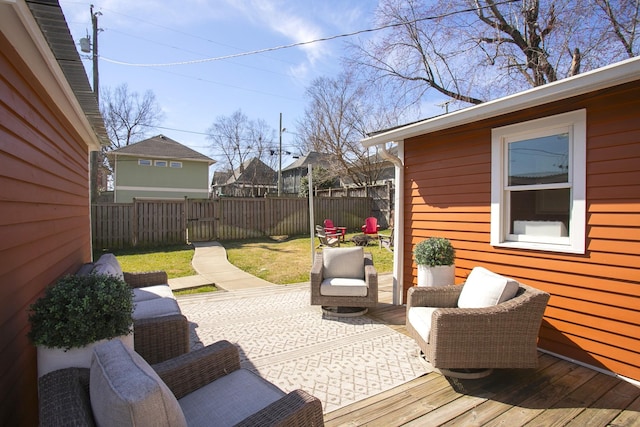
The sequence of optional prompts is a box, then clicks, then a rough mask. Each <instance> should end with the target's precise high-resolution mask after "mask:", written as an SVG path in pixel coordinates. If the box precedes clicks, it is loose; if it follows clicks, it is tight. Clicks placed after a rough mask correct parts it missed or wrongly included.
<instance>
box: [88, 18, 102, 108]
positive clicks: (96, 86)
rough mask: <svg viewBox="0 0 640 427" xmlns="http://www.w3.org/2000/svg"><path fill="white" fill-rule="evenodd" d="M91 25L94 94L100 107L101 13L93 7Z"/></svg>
mask: <svg viewBox="0 0 640 427" xmlns="http://www.w3.org/2000/svg"><path fill="white" fill-rule="evenodd" d="M90 10H91V25H92V26H93V93H94V94H95V96H96V102H97V103H98V105H100V86H99V84H98V80H99V77H98V15H100V14H101V13H100V12H95V13H94V12H93V5H91V9H90Z"/></svg>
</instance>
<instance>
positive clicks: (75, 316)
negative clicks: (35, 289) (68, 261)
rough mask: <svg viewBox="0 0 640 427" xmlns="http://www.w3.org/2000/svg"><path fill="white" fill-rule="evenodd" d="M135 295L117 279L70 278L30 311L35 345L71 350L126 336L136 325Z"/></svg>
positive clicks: (30, 336) (45, 295) (46, 292)
mask: <svg viewBox="0 0 640 427" xmlns="http://www.w3.org/2000/svg"><path fill="white" fill-rule="evenodd" d="M132 313H133V292H132V290H131V288H130V287H129V285H127V284H126V283H125V282H124V280H122V279H120V278H117V277H115V276H107V275H98V274H96V275H89V276H75V275H67V276H64V277H62V278H61V279H60V280H58V281H57V282H56V283H55V284H54V285H53V286H50V287H49V288H47V290H46V291H45V294H44V295H43V296H42V297H41V298H39V299H38V300H37V301H36V302H35V303H33V304H32V305H31V306H30V308H29V322H30V323H31V331H30V332H29V334H28V336H29V339H30V340H31V341H32V342H33V343H34V344H35V345H41V346H45V347H50V348H62V349H65V350H69V349H70V348H75V347H84V346H86V345H88V344H91V343H93V342H96V341H100V340H103V339H111V338H115V337H117V336H121V335H127V334H129V333H130V332H131V330H132V325H133V317H132Z"/></svg>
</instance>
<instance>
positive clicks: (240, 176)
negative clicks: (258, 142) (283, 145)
mask: <svg viewBox="0 0 640 427" xmlns="http://www.w3.org/2000/svg"><path fill="white" fill-rule="evenodd" d="M276 180H277V173H276V171H274V170H273V169H271V168H270V167H269V166H267V165H266V164H265V163H264V162H263V161H261V160H260V159H258V158H257V157H254V158H252V159H250V160H247V161H245V162H244V163H242V164H241V165H240V166H239V167H238V168H236V169H235V170H234V171H216V172H214V174H213V179H212V181H211V189H212V193H213V195H214V197H221V196H230V197H262V196H264V195H265V194H267V193H270V192H274V191H277V186H276V185H277V184H276Z"/></svg>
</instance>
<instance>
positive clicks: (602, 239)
mask: <svg viewBox="0 0 640 427" xmlns="http://www.w3.org/2000/svg"><path fill="white" fill-rule="evenodd" d="M581 108H586V109H587V230H586V231H587V233H586V234H587V252H586V254H584V255H573V254H559V253H550V252H538V251H527V250H518V249H507V248H496V247H493V246H491V245H490V244H489V237H490V236H489V235H490V221H491V219H490V197H491V176H490V174H491V129H492V128H495V127H500V126H505V125H508V124H512V123H518V122H523V121H527V120H532V119H536V118H541V117H547V116H550V115H554V114H560V113H563V112H567V111H573V110H578V109H581ZM639 117H640V85H639V84H638V82H634V83H630V84H626V85H622V86H617V87H614V88H610V89H607V90H603V91H600V92H597V93H593V94H588V95H584V96H580V97H576V98H573V99H570V100H567V101H564V102H556V103H552V104H549V105H545V106H543V107H539V108H535V109H529V110H527V111H522V112H517V113H513V114H509V115H506V116H501V117H498V118H495V119H491V120H485V121H481V122H478V123H474V124H470V125H467V126H461V127H458V128H453V129H449V130H446V131H441V132H434V133H432V134H429V135H422V136H420V137H416V138H412V139H408V140H406V141H405V194H404V203H405V223H406V228H405V242H406V244H405V247H404V253H405V261H404V266H403V269H404V274H405V277H408V278H411V279H410V280H408V281H406V282H405V291H406V289H408V288H409V287H410V286H412V285H414V284H415V283H416V274H417V273H416V268H415V265H414V264H413V256H412V249H413V246H414V245H415V244H416V243H417V242H418V241H420V240H422V239H424V238H426V237H429V236H442V237H448V238H449V239H451V240H452V243H453V245H454V247H455V248H456V251H457V257H456V281H457V282H458V283H461V282H463V281H464V278H465V277H466V276H467V275H468V274H469V271H470V270H471V269H472V268H473V267H474V266H476V265H483V266H485V267H487V268H489V269H491V270H494V271H496V272H498V273H502V274H505V275H509V276H512V277H514V278H516V279H518V280H520V281H522V282H523V283H527V284H529V285H532V286H535V287H537V288H540V289H543V290H545V291H547V292H549V293H551V295H552V297H551V299H550V301H549V305H548V308H547V310H546V312H545V320H544V322H543V325H542V328H541V331H540V347H542V348H544V349H547V350H550V351H553V352H556V353H559V354H563V355H565V356H567V357H571V358H574V359H577V360H580V361H582V362H585V363H588V364H590V365H594V366H598V367H601V368H604V369H607V370H610V371H612V372H616V373H618V374H620V375H624V376H627V377H630V378H633V379H635V380H640V257H638V254H639V253H640V123H639V122H638V118H639Z"/></svg>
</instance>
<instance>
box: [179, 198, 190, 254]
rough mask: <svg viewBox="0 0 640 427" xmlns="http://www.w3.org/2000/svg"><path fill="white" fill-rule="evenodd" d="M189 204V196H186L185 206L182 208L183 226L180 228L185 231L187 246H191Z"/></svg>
mask: <svg viewBox="0 0 640 427" xmlns="http://www.w3.org/2000/svg"><path fill="white" fill-rule="evenodd" d="M188 217H189V202H188V201H187V196H184V205H183V208H182V224H180V227H181V228H182V229H183V230H184V238H185V242H186V243H187V245H188V244H189V218H188Z"/></svg>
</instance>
